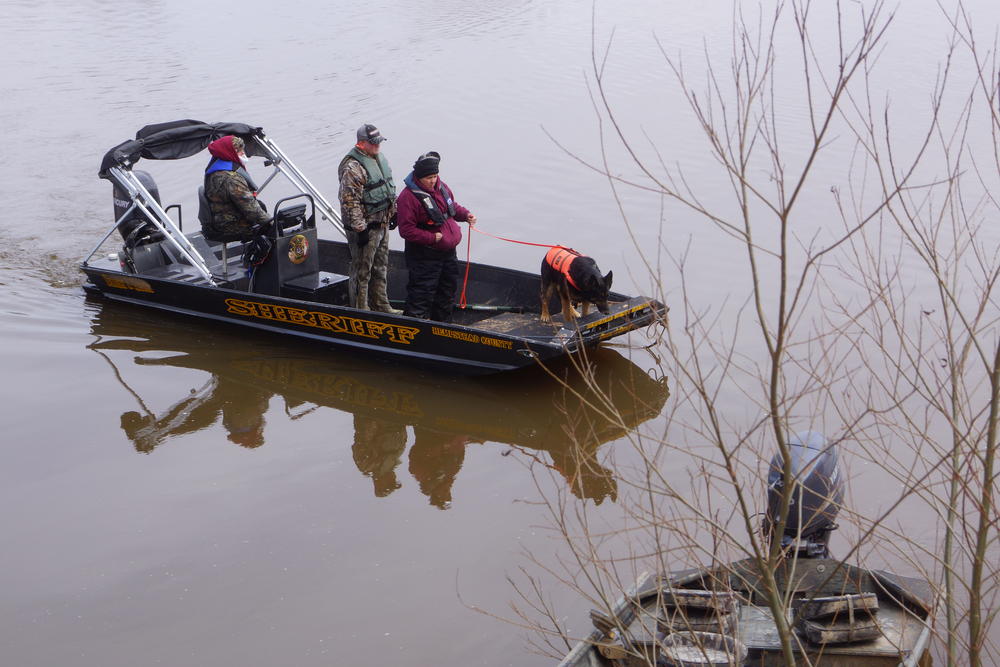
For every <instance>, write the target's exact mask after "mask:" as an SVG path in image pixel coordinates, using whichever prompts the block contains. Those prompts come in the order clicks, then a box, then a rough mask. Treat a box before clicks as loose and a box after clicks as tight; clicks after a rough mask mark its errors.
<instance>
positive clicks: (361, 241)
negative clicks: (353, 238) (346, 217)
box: [358, 227, 368, 248]
mask: <svg viewBox="0 0 1000 667" xmlns="http://www.w3.org/2000/svg"><path fill="white" fill-rule="evenodd" d="M366 245H368V228H367V227H365V229H364V231H361V232H358V247H359V248H364V247H365V246H366Z"/></svg>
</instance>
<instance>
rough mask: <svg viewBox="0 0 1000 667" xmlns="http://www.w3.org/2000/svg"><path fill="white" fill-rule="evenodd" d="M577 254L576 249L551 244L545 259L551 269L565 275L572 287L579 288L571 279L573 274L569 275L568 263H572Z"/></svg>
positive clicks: (578, 254)
mask: <svg viewBox="0 0 1000 667" xmlns="http://www.w3.org/2000/svg"><path fill="white" fill-rule="evenodd" d="M579 256H580V253H578V252H577V251H576V250H573V249H572V248H564V247H562V246H561V245H557V246H553V247H552V249H551V250H549V251H548V252H547V253H545V261H546V262H547V263H548V265H549V266H551V267H552V268H553V269H555V270H556V271H558V272H559V273H561V274H563V275H564V276H566V281H567V282H568V283H569V284H570V285H572V286H573V288H574V289H577V290H579V289H580V287H579V286H578V285H577V284H576V282H574V281H573V276H571V275H569V267H570V264H572V263H573V260H574V259H576V258H577V257H579Z"/></svg>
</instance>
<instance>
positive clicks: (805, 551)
mask: <svg viewBox="0 0 1000 667" xmlns="http://www.w3.org/2000/svg"><path fill="white" fill-rule="evenodd" d="M788 448H789V452H790V454H791V459H792V481H791V483H792V484H793V486H794V488H793V490H792V497H791V503H790V504H789V506H788V520H787V522H786V523H785V530H784V532H783V534H782V535H780V536H779V535H774V534H773V529H774V527H776V526H777V525H778V523H779V520H780V516H779V511H780V506H781V492H782V489H783V485H784V480H783V479H782V477H783V475H782V467H783V464H784V460H783V458H782V456H781V454H780V453H779V454H775V455H774V458H772V459H771V466H770V470H769V471H768V475H767V517H766V518H765V519H764V532H765V534H767V535H769V537H770V539H772V540H773V539H781V547H782V549H793V550H795V551H797V552H798V555H799V556H800V557H807V558H827V557H829V549H828V548H827V544H828V542H829V539H830V533H831V532H832V531H833V530H834V529H835V528H836V527H837V524H836V523H834V520H835V519H836V518H837V512H838V511H839V510H840V505H841V503H842V502H843V499H844V480H843V478H842V477H841V475H840V468H839V467H838V465H837V448H836V446H834V445H831V444H829V443H828V442H827V439H826V438H825V437H824V436H823V435H822V434H820V433H816V432H815V431H804V432H802V433H797V434H795V435H793V436H792V437H791V438H790V439H789V441H788Z"/></svg>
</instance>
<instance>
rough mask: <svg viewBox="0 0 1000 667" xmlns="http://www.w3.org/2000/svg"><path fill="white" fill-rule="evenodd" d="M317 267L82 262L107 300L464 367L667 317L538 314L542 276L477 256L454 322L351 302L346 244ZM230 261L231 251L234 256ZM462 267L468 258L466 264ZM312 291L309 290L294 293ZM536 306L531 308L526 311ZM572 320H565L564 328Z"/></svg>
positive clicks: (325, 253) (616, 309) (659, 312)
mask: <svg viewBox="0 0 1000 667" xmlns="http://www.w3.org/2000/svg"><path fill="white" fill-rule="evenodd" d="M319 250H320V253H319V254H320V269H321V270H320V272H319V273H318V274H317V276H316V278H315V279H314V280H313V283H314V284H313V285H312V287H311V288H309V289H306V290H302V291H300V290H299V289H298V286H289V288H288V289H282V290H281V291H282V294H277V295H276V294H262V293H258V292H257V291H248V288H247V285H246V283H247V282H248V281H247V279H246V278H245V277H243V276H242V275H241V274H240V269H239V267H238V266H235V268H234V269H233V271H232V274H233V275H232V276H231V277H232V278H234V279H233V280H229V281H226V282H225V283H223V284H222V285H213V284H211V283H209V282H208V281H206V280H200V279H198V278H197V277H193V276H191V275H190V273H189V272H185V271H184V270H183V269H184V267H182V266H178V265H171V266H170V267H168V268H170V271H166V270H163V271H159V273H161V274H163V275H162V276H158V275H157V273H158V272H157V271H152V270H151V271H147V272H141V273H129V272H126V271H123V270H122V269H121V267H120V266H118V265H117V264H118V263H117V261H116V260H115V259H114V258H112V257H109V258H107V259H102V260H99V261H97V262H91V263H88V264H85V265H83V266H82V267H81V268H82V270H83V271H84V272H85V273H86V274H87V277H88V280H89V282H88V284H87V285H86V286H85V287H86V289H87V290H88V291H90V292H95V293H100V294H102V295H103V296H105V297H106V298H109V299H112V300H115V301H119V302H123V303H130V304H135V305H139V306H144V307H151V308H157V309H159V310H163V311H169V312H174V313H179V314H184V315H190V316H193V317H198V318H202V319H209V320H215V321H220V322H227V323H232V324H238V325H241V326H246V327H252V328H255V329H260V330H264V331H271V332H275V333H278V334H282V335H284V336H286V337H287V336H293V337H295V338H296V339H302V340H309V341H313V342H315V343H319V344H325V345H330V346H334V347H337V348H341V349H344V350H352V351H356V352H358V353H361V354H364V355H365V356H372V357H377V358H383V359H386V358H388V359H397V360H403V361H407V362H412V363H416V364H420V365H424V366H430V367H435V368H442V369H446V370H448V371H449V372H453V373H458V374H463V375H480V374H489V373H498V372H503V371H510V370H516V369H519V368H523V367H525V366H529V365H533V364H536V363H538V362H542V363H546V362H550V361H552V360H554V359H557V358H559V357H563V356H566V355H568V354H570V353H572V352H574V351H576V350H578V349H580V348H582V347H591V346H594V345H597V344H598V343H600V341H602V340H605V339H607V338H610V337H613V336H618V335H621V334H624V333H626V332H627V331H630V330H632V329H635V328H639V327H645V326H648V325H649V324H652V323H653V322H655V321H656V320H657V319H659V318H661V317H663V314H664V312H665V308H664V307H663V305H662V304H660V303H659V302H657V301H655V300H652V299H648V298H645V297H637V298H629V297H624V296H623V295H614V296H616V297H618V300H617V302H615V303H613V304H612V310H611V312H610V313H608V314H607V315H603V314H600V313H592V314H591V315H590V316H589V317H587V318H583V319H581V320H578V321H577V322H576V323H571V324H570V325H569V326H568V327H562V328H560V327H558V325H557V326H555V327H553V326H550V325H544V324H542V323H541V322H539V321H538V318H537V315H535V314H534V313H537V310H538V304H537V301H538V296H537V294H538V290H537V286H538V276H532V275H531V274H528V273H525V272H521V271H513V270H510V269H503V268H500V267H492V266H487V265H480V264H473V265H472V266H471V271H470V273H471V274H472V276H473V278H470V283H469V289H468V296H469V301H470V302H473V303H475V304H477V305H476V306H475V307H474V308H473V309H471V310H469V312H467V313H465V312H461V311H456V317H455V320H456V321H455V322H454V323H442V322H434V321H428V320H420V319H416V318H412V317H405V316H402V315H392V314H386V313H379V312H373V311H365V310H358V309H355V308H351V307H349V306H347V305H344V303H346V276H344V275H343V274H342V273H339V272H338V273H334V272H333V271H337V270H338V269H339V270H341V271H344V270H345V268H346V261H347V249H346V246H345V244H343V243H337V242H333V241H328V240H321V241H320V242H319ZM230 259H231V258H230ZM462 268H463V271H464V264H463V267H462ZM389 283H390V286H391V288H390V298H393V297H396V298H400V297H402V290H403V287H404V286H405V284H406V280H405V266H404V263H403V257H402V253H398V252H393V253H392V257H391V259H390V276H389ZM289 293H292V294H294V296H295V297H303V296H308V297H309V298H305V299H304V298H292V297H290V296H288V294H289ZM532 311H534V312H532ZM570 327H571V328H570Z"/></svg>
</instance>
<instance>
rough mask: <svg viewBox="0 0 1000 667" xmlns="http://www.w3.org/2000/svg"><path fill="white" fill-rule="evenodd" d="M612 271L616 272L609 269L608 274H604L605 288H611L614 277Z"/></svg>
mask: <svg viewBox="0 0 1000 667" xmlns="http://www.w3.org/2000/svg"><path fill="white" fill-rule="evenodd" d="M612 273H614V271H608V275H606V276H604V288H605V289H611V278H612V275H611V274H612Z"/></svg>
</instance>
